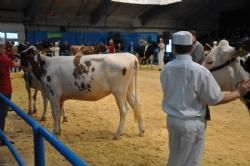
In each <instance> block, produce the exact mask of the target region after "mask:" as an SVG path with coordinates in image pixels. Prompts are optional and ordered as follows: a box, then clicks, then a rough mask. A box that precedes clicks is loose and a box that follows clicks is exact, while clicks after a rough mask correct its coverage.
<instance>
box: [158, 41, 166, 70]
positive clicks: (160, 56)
mask: <svg viewBox="0 0 250 166" xmlns="http://www.w3.org/2000/svg"><path fill="white" fill-rule="evenodd" d="M165 47H166V45H165V43H164V41H163V38H160V42H159V44H158V48H159V52H158V64H159V71H161V69H162V67H163V66H164V62H163V58H164V54H165Z"/></svg>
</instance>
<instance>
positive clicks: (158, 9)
mask: <svg viewBox="0 0 250 166" xmlns="http://www.w3.org/2000/svg"><path fill="white" fill-rule="evenodd" d="M178 4H179V3H173V4H169V5H167V6H156V5H154V6H152V8H150V9H149V10H147V11H146V12H144V13H143V14H142V15H140V16H139V18H140V20H141V24H142V25H146V24H147V23H148V22H149V21H151V20H152V19H154V18H155V17H157V16H159V15H161V14H162V13H164V12H167V10H168V9H171V8H173V7H175V6H176V5H178Z"/></svg>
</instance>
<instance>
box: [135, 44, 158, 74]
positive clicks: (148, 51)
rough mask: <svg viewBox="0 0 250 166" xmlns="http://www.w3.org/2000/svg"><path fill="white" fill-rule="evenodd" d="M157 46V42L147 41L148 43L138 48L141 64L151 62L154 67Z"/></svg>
mask: <svg viewBox="0 0 250 166" xmlns="http://www.w3.org/2000/svg"><path fill="white" fill-rule="evenodd" d="M156 48H157V44H156V43H147V44H146V45H141V46H139V47H138V48H137V50H136V52H137V53H138V54H139V57H138V59H139V64H140V67H141V65H142V64H149V65H150V66H151V69H153V62H154V50H155V49H156Z"/></svg>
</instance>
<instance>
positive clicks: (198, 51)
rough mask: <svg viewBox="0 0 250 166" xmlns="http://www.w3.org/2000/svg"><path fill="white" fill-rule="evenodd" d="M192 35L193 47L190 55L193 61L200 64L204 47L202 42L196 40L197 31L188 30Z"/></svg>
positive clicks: (203, 56) (203, 55)
mask: <svg viewBox="0 0 250 166" xmlns="http://www.w3.org/2000/svg"><path fill="white" fill-rule="evenodd" d="M190 32H191V33H192V35H193V42H192V43H193V48H192V51H191V56H192V59H193V61H194V62H196V63H199V64H202V62H203V60H204V58H205V54H204V47H203V46H202V44H201V43H200V42H199V41H198V40H197V33H196V31H190Z"/></svg>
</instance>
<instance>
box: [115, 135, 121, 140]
mask: <svg viewBox="0 0 250 166" xmlns="http://www.w3.org/2000/svg"><path fill="white" fill-rule="evenodd" d="M120 139H121V137H120V136H117V135H115V136H114V137H113V140H120Z"/></svg>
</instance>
